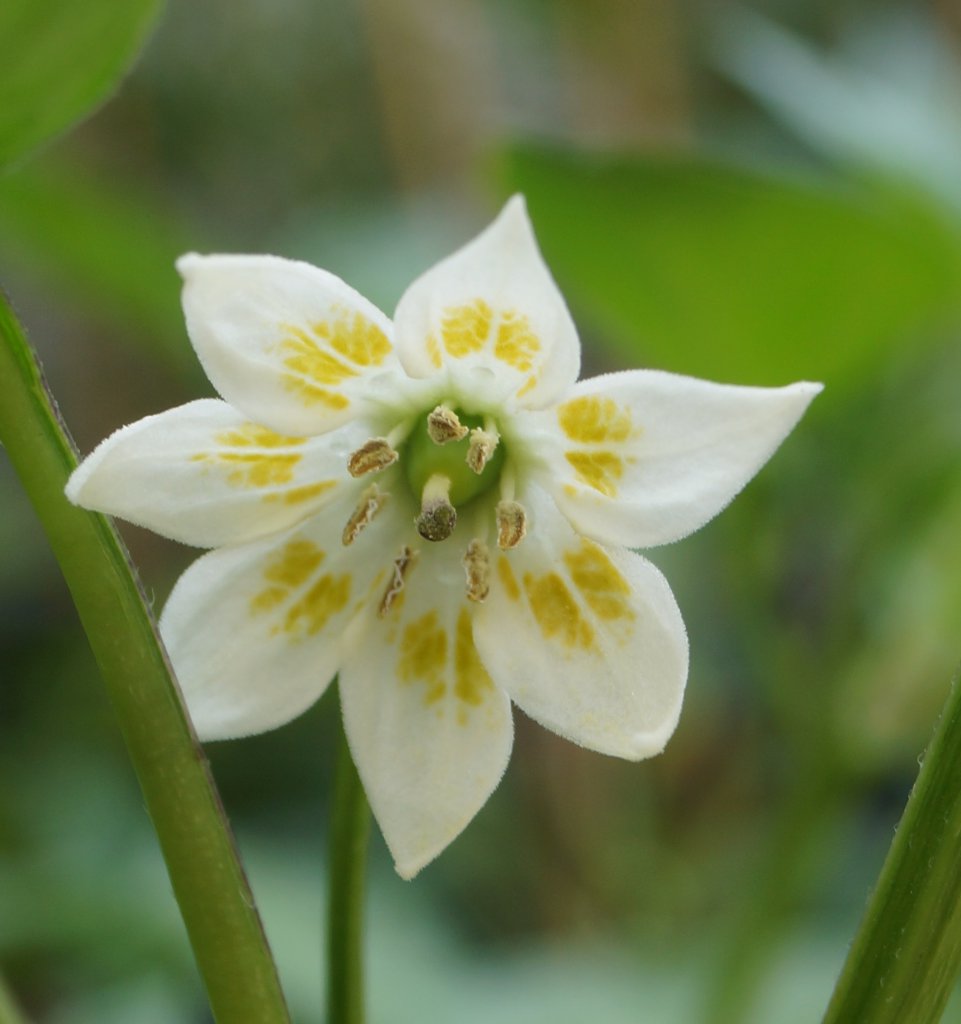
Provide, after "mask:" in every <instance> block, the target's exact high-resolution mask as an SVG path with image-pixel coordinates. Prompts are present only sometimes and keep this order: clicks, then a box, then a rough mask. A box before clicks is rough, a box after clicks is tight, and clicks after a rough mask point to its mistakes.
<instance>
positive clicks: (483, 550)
mask: <svg viewBox="0 0 961 1024" xmlns="http://www.w3.org/2000/svg"><path fill="white" fill-rule="evenodd" d="M464 572H465V573H466V574H467V599H468V601H484V600H486V598H487V595H488V594H489V593H490V589H491V587H490V575H491V558H490V551H489V550H488V547H487V545H486V544H485V543H484V542H483V541H482V540H472V541H471V542H470V544H468V545H467V552H466V554H465V555H464Z"/></svg>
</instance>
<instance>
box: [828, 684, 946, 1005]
mask: <svg viewBox="0 0 961 1024" xmlns="http://www.w3.org/2000/svg"><path fill="white" fill-rule="evenodd" d="M959 864H961V685H959V681H958V680H957V679H956V680H955V682H954V685H953V686H952V688H951V693H950V694H949V696H948V699H947V703H946V704H945V708H944V711H943V713H942V715H941V720H940V722H939V723H938V727H937V729H936V731H935V734H934V737H933V739H932V740H931V743H930V744H929V746H928V749H927V752H926V754H925V757H924V760H923V762H922V764H921V769H920V771H919V772H918V777H917V781H916V782H915V784H914V788H913V789H912V791H911V795H910V797H909V798H908V802H907V805H906V807H905V809H904V814H903V815H902V816H901V822H900V824H899V825H898V828H897V832H896V834H895V837H894V841H893V842H892V843H891V848H890V849H889V851H888V855H887V858H886V859H885V862H884V866H883V867H882V869H881V875H880V878H879V880H878V884H877V888H876V889H875V891H874V895H873V896H872V897H871V901H870V903H869V904H868V908H867V911H866V912H865V915H864V918H863V920H862V921H861V925H860V928H859V929H858V932H857V935H856V936H855V938H854V942H853V943H852V945H851V949H850V952H849V953H848V958H847V961H846V963H845V965H844V969H843V971H842V972H841V976H840V978H839V979H838V983H837V986H836V988H835V990H834V995H833V997H832V999H831V1003H830V1005H829V1006H828V1010H827V1014H826V1015H825V1017H824V1024H844V1022H847V1021H855V1020H856V1021H858V1022H859V1024H895V1022H898V1024H904V1022H909V1024H935V1022H937V1021H939V1020H940V1019H941V1015H942V1013H943V1011H944V1007H945V1005H946V1004H947V1001H948V997H949V996H950V995H951V992H952V991H953V989H954V983H955V980H956V978H957V976H958V972H959V970H961V869H959Z"/></svg>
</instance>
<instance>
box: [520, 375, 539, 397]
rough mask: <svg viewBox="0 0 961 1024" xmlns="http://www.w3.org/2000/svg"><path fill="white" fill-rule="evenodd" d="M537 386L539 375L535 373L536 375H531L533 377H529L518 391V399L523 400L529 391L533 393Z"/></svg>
mask: <svg viewBox="0 0 961 1024" xmlns="http://www.w3.org/2000/svg"><path fill="white" fill-rule="evenodd" d="M536 386H537V374H536V373H534V374H531V376H530V377H528V378H527V380H525V381H524V383H523V384H522V385H521V387H520V388H518V390H517V397H518V398H523V397H524V395H526V394H527V393H528V392H529V391H533V390H534V388H535V387H536Z"/></svg>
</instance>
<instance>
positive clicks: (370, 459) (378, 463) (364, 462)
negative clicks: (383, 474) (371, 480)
mask: <svg viewBox="0 0 961 1024" xmlns="http://www.w3.org/2000/svg"><path fill="white" fill-rule="evenodd" d="M397 459H398V455H397V452H396V451H395V450H394V448H393V446H392V445H391V443H390V439H389V438H386V437H372V438H371V439H370V440H369V441H365V442H364V443H363V444H362V445H361V446H360V447H359V448H358V449H357V451H355V452H353V453H352V454H351V456H350V458H349V459H348V460H347V472H348V473H350V475H351V476H364V475H366V474H367V473H378V472H380V470H382V469H386V468H387V467H388V466H390V465H392V464H393V463H395V462H396V461H397Z"/></svg>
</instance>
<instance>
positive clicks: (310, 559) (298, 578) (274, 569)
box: [264, 538, 325, 587]
mask: <svg viewBox="0 0 961 1024" xmlns="http://www.w3.org/2000/svg"><path fill="white" fill-rule="evenodd" d="M324 558H325V555H324V552H323V551H321V550H320V548H319V547H317V545H316V544H314V543H313V542H312V541H309V540H305V539H303V538H301V539H299V540H292V541H289V542H288V543H287V544H286V546H285V547H284V549H283V551H281V553H280V556H279V557H278V558H276V559H275V560H274V561H272V562H270V563H269V564H268V566H267V568H266V569H265V570H264V579H266V580H269V581H270V582H271V583H280V584H282V585H283V586H285V587H300V586H303V584H304V583H306V582H307V580H308V579H310V577H311V575H312V574H313V572H314V570H315V569H316V568H317V567H318V566H319V565H320V563H321V562H323V560H324Z"/></svg>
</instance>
